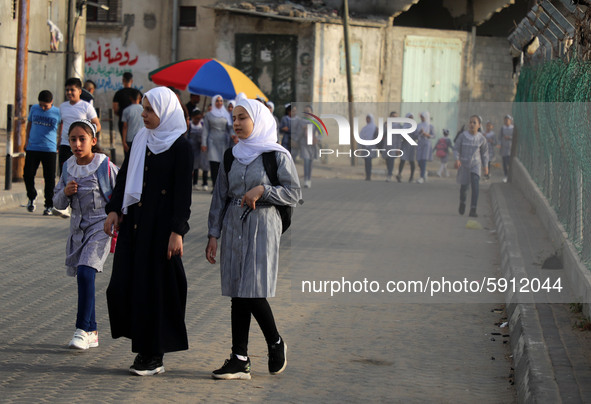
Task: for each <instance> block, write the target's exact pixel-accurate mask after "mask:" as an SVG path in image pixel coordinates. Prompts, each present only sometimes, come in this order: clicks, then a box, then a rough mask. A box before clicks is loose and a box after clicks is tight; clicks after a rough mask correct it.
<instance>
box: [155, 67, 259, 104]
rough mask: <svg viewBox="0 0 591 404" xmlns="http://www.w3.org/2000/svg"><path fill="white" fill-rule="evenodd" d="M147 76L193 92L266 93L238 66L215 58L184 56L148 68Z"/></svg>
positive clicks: (231, 95)
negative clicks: (188, 57) (178, 59)
mask: <svg viewBox="0 0 591 404" xmlns="http://www.w3.org/2000/svg"><path fill="white" fill-rule="evenodd" d="M148 78H149V79H150V80H151V81H153V82H154V83H156V84H159V85H161V86H172V87H174V88H178V89H179V90H186V89H187V87H188V89H189V91H190V92H191V93H193V94H202V95H208V96H210V97H212V96H214V95H216V94H220V95H221V96H222V97H224V98H225V99H230V100H231V99H234V98H236V95H237V94H238V93H244V94H246V96H247V97H248V98H251V99H254V98H256V97H262V98H264V99H265V100H266V99H267V97H266V96H265V94H263V92H262V91H261V90H260V88H258V87H257V86H256V85H255V84H254V83H253V82H252V81H251V80H250V79H249V78H248V77H247V76H246V75H245V74H244V73H242V72H241V71H240V70H238V69H236V68H235V67H232V66H230V65H227V64H225V63H223V62H220V61H219V60H216V59H187V60H181V61H180V62H174V63H171V64H169V65H166V66H163V67H160V68H158V69H156V70H153V71H151V72H150V73H149V74H148Z"/></svg>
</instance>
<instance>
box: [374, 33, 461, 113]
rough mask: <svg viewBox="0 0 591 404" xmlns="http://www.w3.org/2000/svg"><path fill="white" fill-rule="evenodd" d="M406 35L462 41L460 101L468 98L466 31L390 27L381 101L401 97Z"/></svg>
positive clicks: (387, 36)
mask: <svg viewBox="0 0 591 404" xmlns="http://www.w3.org/2000/svg"><path fill="white" fill-rule="evenodd" d="M408 35H418V36H432V37H436V38H457V39H459V40H460V41H462V48H463V50H462V73H461V87H460V101H468V100H469V93H470V90H469V87H470V82H471V69H470V66H471V55H472V40H471V36H470V34H469V33H468V32H464V31H446V30H434V29H424V28H407V27H391V28H388V30H387V33H386V38H385V41H386V47H385V51H384V58H385V60H386V65H385V73H384V84H383V87H384V88H383V96H382V101H391V102H400V101H401V99H402V66H403V56H404V40H405V38H406V37H407V36H408Z"/></svg>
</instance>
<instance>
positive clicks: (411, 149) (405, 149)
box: [396, 112, 419, 182]
mask: <svg viewBox="0 0 591 404" xmlns="http://www.w3.org/2000/svg"><path fill="white" fill-rule="evenodd" d="M406 117H407V118H409V119H414V116H413V114H411V113H410V112H409V113H408V114H406ZM408 135H409V136H410V137H411V139H412V140H414V141H415V142H416V141H417V140H418V139H419V132H418V130H415V131H414V132H412V133H409V134H408ZM416 156H417V146H413V145H411V144H410V143H408V142H407V141H406V140H403V141H402V157H401V158H400V163H399V164H398V175H397V176H396V181H398V182H401V181H402V170H403V169H404V163H406V162H407V161H408V164H409V165H410V177H409V179H408V182H412V179H413V177H414V175H415V159H416Z"/></svg>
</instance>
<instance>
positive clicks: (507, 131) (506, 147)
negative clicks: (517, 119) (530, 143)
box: [499, 115, 513, 182]
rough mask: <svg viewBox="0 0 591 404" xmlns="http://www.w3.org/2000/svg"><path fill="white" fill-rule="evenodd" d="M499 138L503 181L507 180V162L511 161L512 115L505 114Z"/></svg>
mask: <svg viewBox="0 0 591 404" xmlns="http://www.w3.org/2000/svg"><path fill="white" fill-rule="evenodd" d="M499 140H500V143H501V157H502V159H503V174H504V175H505V176H504V177H503V182H507V178H508V177H509V168H510V167H509V164H510V162H511V145H512V143H513V117H512V116H511V115H505V124H504V125H503V127H502V128H501V130H500V131H499Z"/></svg>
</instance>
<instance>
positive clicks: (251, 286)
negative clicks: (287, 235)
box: [205, 100, 301, 379]
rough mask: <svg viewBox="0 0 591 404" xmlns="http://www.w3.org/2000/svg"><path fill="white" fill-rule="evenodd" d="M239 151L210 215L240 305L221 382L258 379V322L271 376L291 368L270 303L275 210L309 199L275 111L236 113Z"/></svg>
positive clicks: (277, 225)
mask: <svg viewBox="0 0 591 404" xmlns="http://www.w3.org/2000/svg"><path fill="white" fill-rule="evenodd" d="M234 130H235V132H236V136H238V139H239V141H238V144H236V146H234V148H233V149H232V155H233V157H234V159H233V161H232V164H231V166H230V167H224V165H225V164H226V163H227V161H228V159H227V158H226V157H225V158H224V159H223V161H222V167H221V168H220V175H219V177H218V182H217V184H216V187H215V189H214V193H213V198H212V201H211V207H210V210H209V220H208V226H209V234H208V236H209V242H208V244H207V248H206V250H205V254H206V255H205V256H206V258H207V260H208V261H209V262H210V263H211V264H215V263H216V254H217V246H218V238H220V237H221V241H220V252H221V254H220V272H221V283H222V295H224V296H228V297H230V298H231V299H232V300H231V301H232V306H231V320H232V355H231V356H230V359H229V360H227V361H226V362H225V363H224V365H223V366H222V367H221V368H220V369H217V370H215V371H214V372H213V373H212V377H213V378H215V379H250V359H249V357H248V333H249V328H250V320H251V316H254V317H255V319H256V321H257V322H258V324H259V326H260V327H261V330H262V331H263V335H264V336H265V340H266V342H267V346H268V349H269V362H268V367H269V372H270V373H271V374H278V373H281V372H283V370H284V369H285V366H286V363H287V362H286V359H285V354H286V350H287V345H286V344H285V341H284V340H283V337H281V336H280V335H279V332H278V331H277V326H276V324H275V318H274V316H273V312H272V310H271V307H270V306H269V303H268V301H267V298H268V297H273V296H275V289H276V284H277V273H278V268H279V244H280V239H281V232H282V222H281V218H280V216H279V214H278V212H277V211H276V208H275V207H274V206H273V205H289V206H295V205H296V203H297V201H298V200H299V199H300V198H301V191H300V184H299V179H298V175H297V171H296V168H295V165H294V164H293V161H292V159H291V156H290V154H289V152H288V151H287V150H286V149H285V148H284V147H282V146H280V145H279V144H277V143H276V130H277V129H276V124H275V120H274V119H273V116H272V115H271V112H270V111H269V109H268V108H267V107H266V106H265V105H263V104H262V103H260V102H258V101H255V100H241V101H238V104H237V105H236V108H234ZM270 151H274V152H275V154H274V156H273V155H271V157H272V158H275V161H276V162H277V178H278V180H279V185H272V184H271V182H270V180H269V178H268V175H267V172H266V170H265V166H264V164H263V160H264V158H265V156H262V154H263V153H265V152H270Z"/></svg>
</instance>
